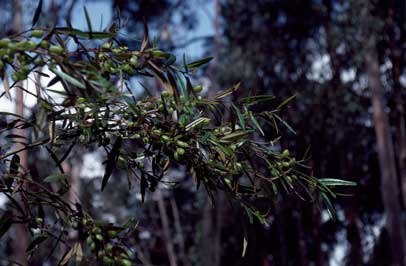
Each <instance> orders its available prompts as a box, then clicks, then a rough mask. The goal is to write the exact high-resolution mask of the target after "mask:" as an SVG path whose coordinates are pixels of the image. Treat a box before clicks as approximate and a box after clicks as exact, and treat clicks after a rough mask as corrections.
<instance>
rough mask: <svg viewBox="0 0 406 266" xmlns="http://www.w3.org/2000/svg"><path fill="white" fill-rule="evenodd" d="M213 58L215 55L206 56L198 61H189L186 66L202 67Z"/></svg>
mask: <svg viewBox="0 0 406 266" xmlns="http://www.w3.org/2000/svg"><path fill="white" fill-rule="evenodd" d="M212 59H213V57H211V56H210V57H206V58H203V59H200V60H197V61H194V62H192V63H189V64H187V65H185V68H197V67H200V66H202V65H204V64H207V63H208V62H210V61H211V60H212Z"/></svg>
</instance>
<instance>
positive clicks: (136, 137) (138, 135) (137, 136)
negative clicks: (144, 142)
mask: <svg viewBox="0 0 406 266" xmlns="http://www.w3.org/2000/svg"><path fill="white" fill-rule="evenodd" d="M132 137H133V138H134V139H140V138H141V135H140V134H134V135H133V136H132Z"/></svg>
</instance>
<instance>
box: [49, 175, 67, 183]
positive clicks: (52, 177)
mask: <svg viewBox="0 0 406 266" xmlns="http://www.w3.org/2000/svg"><path fill="white" fill-rule="evenodd" d="M67 177H68V176H67V175H66V174H54V175H49V176H47V177H45V178H44V182H47V183H55V182H62V181H64V180H66V179H67Z"/></svg>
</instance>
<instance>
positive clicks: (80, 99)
mask: <svg viewBox="0 0 406 266" xmlns="http://www.w3.org/2000/svg"><path fill="white" fill-rule="evenodd" d="M77 101H78V103H84V102H85V101H86V99H85V98H83V97H79V98H78V100H77Z"/></svg>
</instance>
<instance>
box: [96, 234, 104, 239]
mask: <svg viewBox="0 0 406 266" xmlns="http://www.w3.org/2000/svg"><path fill="white" fill-rule="evenodd" d="M94 237H95V238H96V239H97V240H99V241H103V236H102V235H101V234H96V235H95V236H94Z"/></svg>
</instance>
